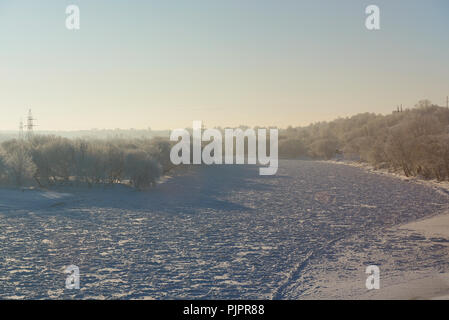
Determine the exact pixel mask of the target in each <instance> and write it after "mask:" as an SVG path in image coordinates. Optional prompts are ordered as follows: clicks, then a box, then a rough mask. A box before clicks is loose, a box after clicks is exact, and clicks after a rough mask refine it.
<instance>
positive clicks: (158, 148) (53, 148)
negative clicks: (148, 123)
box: [0, 136, 172, 189]
mask: <svg viewBox="0 0 449 320" xmlns="http://www.w3.org/2000/svg"><path fill="white" fill-rule="evenodd" d="M170 148H171V145H170V143H169V141H168V140H166V139H159V138H154V139H132V140H126V139H108V140H86V139H74V140H70V139H67V138H62V137H57V136H35V137H33V138H32V139H30V140H20V139H13V140H8V141H5V142H3V143H2V144H1V147H0V184H4V185H5V184H7V185H18V186H27V185H37V186H40V187H48V186H54V185H87V186H92V185H95V184H114V183H129V184H130V185H132V186H134V187H136V188H138V189H145V188H148V187H150V186H152V185H153V184H154V183H155V182H156V180H157V179H158V178H159V177H160V176H161V174H163V173H164V172H166V171H168V170H170V169H171V168H172V165H171V162H170Z"/></svg>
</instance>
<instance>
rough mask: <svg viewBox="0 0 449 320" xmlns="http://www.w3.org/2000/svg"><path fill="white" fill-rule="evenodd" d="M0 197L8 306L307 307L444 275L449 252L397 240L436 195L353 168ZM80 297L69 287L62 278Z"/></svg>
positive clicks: (221, 170)
mask: <svg viewBox="0 0 449 320" xmlns="http://www.w3.org/2000/svg"><path fill="white" fill-rule="evenodd" d="M64 192H65V193H55V192H43V191H42V192H40V191H25V192H20V191H16V190H1V191H0V298H34V299H41V298H106V299H109V298H112V299H117V298H123V299H142V298H146V299H151V298H154V299H174V298H175V299H183V298H184V299H200V298H202V299H239V298H245V299H264V298H268V299H271V298H274V299H301V298H328V297H337V298H347V297H352V296H354V295H357V294H362V293H364V292H365V291H366V289H365V287H364V284H365V279H366V275H365V274H364V272H365V267H366V266H367V265H370V264H376V265H378V266H379V267H380V268H381V272H382V274H381V275H382V276H385V277H386V279H395V277H396V278H397V277H400V276H401V274H402V273H405V272H414V271H421V270H435V271H436V272H443V271H447V270H449V259H448V258H447V257H448V255H447V254H448V251H447V243H446V242H445V241H444V239H427V238H425V237H422V236H420V235H417V234H413V233H410V232H406V231H398V230H397V226H399V225H401V224H404V223H406V222H410V221H414V220H416V219H419V218H422V217H425V216H428V215H432V214H435V213H438V212H443V211H444V210H446V209H447V206H448V203H449V202H448V196H447V195H446V194H444V193H443V192H439V191H437V190H436V189H433V188H430V187H426V186H424V185H420V184H414V183H411V182H407V181H403V180H400V179H396V178H392V177H388V176H381V175H376V174H371V173H368V172H365V171H363V170H362V169H358V168H353V167H349V166H343V165H337V164H331V163H324V162H308V161H281V162H280V168H279V171H278V174H277V175H276V176H259V175H258V169H257V168H256V167H251V166H216V167H201V168H195V169H191V170H189V171H187V172H185V173H183V174H180V175H178V176H176V177H174V178H172V179H170V180H168V181H166V182H164V183H162V184H160V185H159V186H158V187H157V188H156V189H154V190H151V191H149V192H136V191H133V190H130V189H128V188H125V187H115V188H113V189H106V190H103V189H94V190H86V191H80V190H77V191H73V190H72V191H70V190H68V191H67V190H65V191H64ZM69 265H77V266H78V267H79V269H80V283H81V288H80V290H67V289H65V278H66V275H65V274H64V269H65V267H67V266H69Z"/></svg>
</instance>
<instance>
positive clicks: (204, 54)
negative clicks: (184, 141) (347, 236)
mask: <svg viewBox="0 0 449 320" xmlns="http://www.w3.org/2000/svg"><path fill="white" fill-rule="evenodd" d="M69 4H77V5H79V7H80V11H81V30H79V31H69V30H67V29H66V28H65V18H66V15H65V7H66V6H67V5H69ZM370 4H376V5H378V6H379V7H380V9H381V30H379V31H374V32H373V31H368V30H366V28H365V17H366V16H365V13H364V11H365V7H366V6H368V5H370ZM448 18H449V2H448V1H447V0H430V1H415V0H389V1H386V0H382V1H377V0H371V1H362V0H357V1H356V0H345V1H335V0H327V1H324V0H321V1H320V0H318V1H299V0H296V1H290V0H283V1H275V0H270V1H266V0H245V1H242V0H238V1H237V0H226V1H224V0H223V1H215V0H203V1H196V0H190V1H187V0H186V1H162V0H159V1H144V0H126V1H125V0H120V1H119V0H115V1H114V0H108V1H106V0H95V1H92V0H78V1H76V0H73V1H65V0H64V1H63V0H40V1H33V0H28V1H25V0H0V111H1V116H0V130H11V129H16V128H17V125H18V122H19V120H20V117H25V115H26V112H27V109H28V108H29V107H31V108H32V109H33V111H34V114H35V116H36V117H37V118H38V120H39V121H38V122H39V125H40V129H42V130H53V129H55V130H60V129H66V130H72V129H90V128H94V127H96V128H116V127H120V128H130V127H134V128H146V127H152V128H154V129H162V128H175V127H176V128H177V127H187V126H191V124H192V121H193V120H203V121H204V122H205V123H206V125H208V126H215V125H222V126H226V125H238V124H248V125H256V124H258V125H278V126H282V127H285V126H287V125H289V124H291V125H304V124H308V123H310V122H313V121H319V120H331V119H333V118H336V117H338V116H347V115H352V114H356V113H359V112H367V111H368V112H376V113H377V112H378V113H388V112H390V111H391V110H392V109H393V108H394V106H395V105H397V104H400V103H403V104H404V105H405V106H412V105H413V104H414V103H415V102H417V101H418V100H419V99H422V98H429V99H430V100H432V101H434V102H436V103H439V104H443V103H444V99H445V96H446V95H449V32H448V31H449V19H448Z"/></svg>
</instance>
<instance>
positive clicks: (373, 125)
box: [279, 100, 449, 180]
mask: <svg viewBox="0 0 449 320" xmlns="http://www.w3.org/2000/svg"><path fill="white" fill-rule="evenodd" d="M279 139H280V140H279V154H280V156H281V157H284V158H313V159H333V158H335V157H337V156H340V157H343V158H346V159H352V160H361V161H364V162H367V163H370V164H372V165H373V166H375V167H377V168H391V169H394V170H401V171H402V172H403V173H404V174H405V175H406V176H420V177H422V178H426V179H430V178H436V179H438V180H448V179H449V109H447V108H445V107H439V106H436V105H433V104H432V103H431V102H430V101H428V100H422V101H420V102H419V103H418V104H417V105H416V106H415V108H413V109H406V110H404V111H403V112H393V113H392V114H390V115H376V114H372V113H363V114H358V115H356V116H353V117H351V118H345V119H337V120H334V121H331V122H320V123H315V124H312V125H309V126H307V127H298V128H292V127H289V128H287V129H286V130H281V132H280V138H279Z"/></svg>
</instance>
